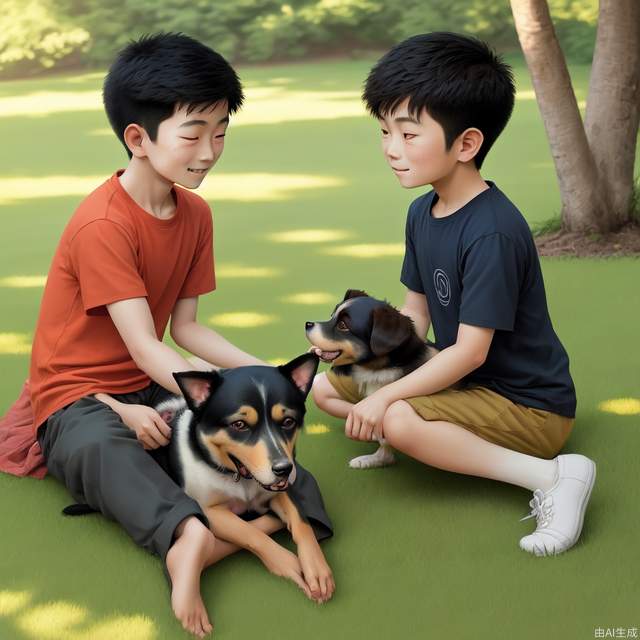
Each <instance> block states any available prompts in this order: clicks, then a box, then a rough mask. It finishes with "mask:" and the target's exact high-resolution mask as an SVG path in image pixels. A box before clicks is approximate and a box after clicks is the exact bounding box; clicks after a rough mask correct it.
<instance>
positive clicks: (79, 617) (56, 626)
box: [17, 601, 89, 638]
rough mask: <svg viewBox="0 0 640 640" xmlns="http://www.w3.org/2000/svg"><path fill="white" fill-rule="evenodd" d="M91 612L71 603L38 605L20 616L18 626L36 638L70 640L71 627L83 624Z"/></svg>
mask: <svg viewBox="0 0 640 640" xmlns="http://www.w3.org/2000/svg"><path fill="white" fill-rule="evenodd" d="M88 614H89V612H88V611H87V609H85V608H84V607H80V606H78V605H76V604H72V603H70V602H64V601H58V602H50V603H47V604H42V605H38V606H37V607H33V608H32V609H31V610H29V611H27V612H26V613H23V614H22V615H20V617H19V618H18V619H17V626H18V627H19V628H20V629H21V630H22V631H23V632H25V633H26V634H28V635H30V636H33V637H34V638H68V637H69V634H70V632H71V627H74V626H77V625H79V624H82V623H83V622H84V621H85V620H86V619H87V616H88Z"/></svg>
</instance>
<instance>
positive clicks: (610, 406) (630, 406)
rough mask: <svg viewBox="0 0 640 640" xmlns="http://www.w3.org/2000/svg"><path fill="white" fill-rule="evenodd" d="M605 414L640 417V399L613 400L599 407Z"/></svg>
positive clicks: (605, 401) (602, 403)
mask: <svg viewBox="0 0 640 640" xmlns="http://www.w3.org/2000/svg"><path fill="white" fill-rule="evenodd" d="M598 409H600V411H602V412H604V413H615V414H616V415H619V416H635V415H640V398H612V399H611V400H604V401H603V402H601V403H600V404H599V405H598Z"/></svg>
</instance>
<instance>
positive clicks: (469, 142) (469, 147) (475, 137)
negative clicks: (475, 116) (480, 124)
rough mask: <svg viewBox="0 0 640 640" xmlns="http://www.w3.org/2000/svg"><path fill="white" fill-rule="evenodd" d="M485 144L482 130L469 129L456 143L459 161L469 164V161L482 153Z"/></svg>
mask: <svg viewBox="0 0 640 640" xmlns="http://www.w3.org/2000/svg"><path fill="white" fill-rule="evenodd" d="M483 142H484V135H483V134H482V131H480V129H476V128H475V127H469V128H468V129H466V130H465V131H463V132H462V133H461V134H460V135H459V136H458V140H457V141H456V143H455V144H456V145H457V147H458V160H459V161H460V162H469V160H472V159H473V158H474V157H475V156H476V154H477V153H478V152H479V151H480V147H482V143H483Z"/></svg>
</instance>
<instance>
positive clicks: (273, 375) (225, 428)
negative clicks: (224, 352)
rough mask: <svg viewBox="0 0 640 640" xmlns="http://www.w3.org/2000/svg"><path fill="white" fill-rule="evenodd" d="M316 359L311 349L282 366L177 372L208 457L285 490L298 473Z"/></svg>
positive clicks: (194, 427)
mask: <svg viewBox="0 0 640 640" xmlns="http://www.w3.org/2000/svg"><path fill="white" fill-rule="evenodd" d="M318 362H319V360H318V357H317V356H316V355H315V354H311V353H307V354H304V355H301V356H299V357H297V358H295V359H294V360H292V361H291V362H289V363H287V364H285V365H282V366H280V367H267V366H248V367H237V368H235V369H226V370H222V371H209V372H203V371H184V372H180V373H174V374H173V375H174V378H175V379H176V382H177V383H178V386H179V387H180V389H181V391H182V393H183V395H184V397H185V400H186V402H187V406H188V407H189V409H190V410H191V411H192V412H193V414H194V417H193V423H192V433H193V437H195V438H196V440H197V444H198V446H199V448H200V450H201V451H202V452H203V454H204V455H205V458H207V456H209V457H210V462H213V463H214V465H217V466H222V467H224V468H226V469H227V470H229V471H234V472H235V471H237V472H238V473H239V474H240V475H241V476H242V477H243V478H254V479H255V480H256V481H257V482H258V483H260V484H261V485H262V486H263V487H264V488H265V489H268V490H269V491H284V490H285V489H286V488H287V487H288V486H289V484H290V483H291V482H293V481H294V479H295V466H294V448H295V444H296V439H297V437H298V433H299V430H300V427H301V426H302V423H303V419H304V414H305V399H306V397H307V395H308V393H309V390H310V389H311V385H312V383H313V378H314V376H315V374H316V371H317V369H318Z"/></svg>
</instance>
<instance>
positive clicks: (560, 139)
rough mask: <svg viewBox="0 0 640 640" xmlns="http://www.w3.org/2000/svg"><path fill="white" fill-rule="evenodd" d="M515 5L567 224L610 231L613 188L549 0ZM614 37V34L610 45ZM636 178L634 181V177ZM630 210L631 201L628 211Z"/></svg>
mask: <svg viewBox="0 0 640 640" xmlns="http://www.w3.org/2000/svg"><path fill="white" fill-rule="evenodd" d="M634 2H637V0H622V2H620V1H619V0H611V4H612V5H613V4H615V5H616V6H617V5H618V4H625V5H627V4H632V3H634ZM511 9H512V12H513V18H514V22H515V25H516V30H517V32H518V38H519V39H520V44H521V46H522V50H523V52H524V55H525V59H526V61H527V66H528V68H529V73H530V75H531V79H532V82H533V86H534V89H535V92H536V97H537V100H538V106H539V108H540V112H541V114H542V119H543V122H544V126H545V129H546V132H547V138H548V140H549V145H550V147H551V155H552V157H553V161H554V164H555V168H556V175H557V177H558V183H559V186H560V197H561V200H562V226H563V228H564V229H565V230H567V231H581V232H587V231H594V230H597V231H608V230H610V229H611V228H612V227H611V223H610V220H611V217H612V214H613V211H614V209H613V199H612V197H611V189H610V187H609V184H608V183H607V181H606V178H607V174H604V173H600V172H599V170H598V163H597V161H596V157H595V156H594V153H592V150H591V147H590V144H589V139H588V138H587V134H586V132H585V127H584V125H583V123H582V118H581V116H580V111H579V109H578V103H577V101H576V97H575V94H574V92H573V87H572V85H571V78H570V76H569V71H568V69H567V65H566V61H565V58H564V54H563V53H562V50H561V48H560V44H559V43H558V39H557V37H556V34H555V30H554V28H553V23H552V21H551V16H550V14H549V7H548V5H547V2H546V0H511ZM614 13H615V11H614ZM611 28H613V29H615V28H616V26H615V25H614V26H613V27H611ZM630 37H631V36H630ZM612 39H613V38H612V36H611V35H608V38H607V40H606V42H607V46H608V48H609V50H610V49H611V48H612V47H613V45H612V44H610V41H611V40H612ZM627 42H628V41H627ZM601 49H602V47H601ZM618 62H619V61H618ZM590 98H591V96H590ZM635 131H636V133H637V123H636V130H635ZM635 137H636V136H635V134H634V136H633V142H634V144H635ZM634 148H635V146H634ZM632 172H633V168H632ZM630 183H631V185H633V179H631V181H630ZM627 202H628V200H627ZM628 211H629V209H628V206H627V208H626V213H627V215H628ZM627 219H628V218H627ZM616 220H618V221H619V220H621V218H620V216H616ZM618 225H619V222H617V223H616V226H618Z"/></svg>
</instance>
